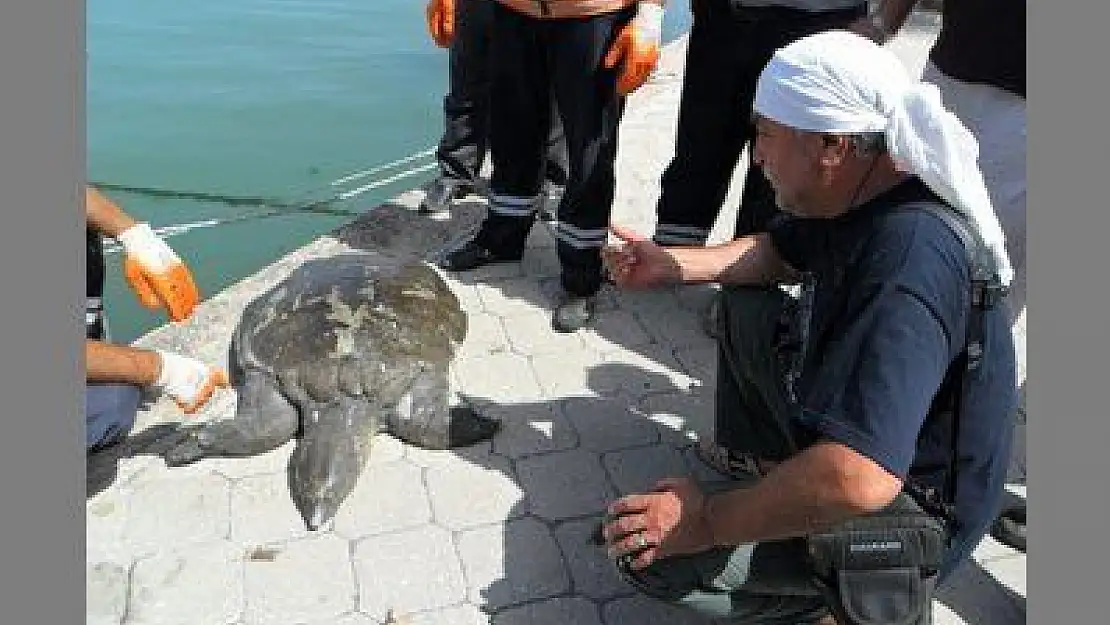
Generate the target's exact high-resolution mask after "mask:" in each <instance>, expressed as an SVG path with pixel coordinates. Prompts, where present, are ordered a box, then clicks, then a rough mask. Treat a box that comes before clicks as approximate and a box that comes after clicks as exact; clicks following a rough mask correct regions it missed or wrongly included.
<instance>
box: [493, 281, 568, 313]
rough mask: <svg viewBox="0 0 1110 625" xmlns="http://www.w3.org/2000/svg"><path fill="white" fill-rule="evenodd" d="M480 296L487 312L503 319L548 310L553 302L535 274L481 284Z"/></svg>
mask: <svg viewBox="0 0 1110 625" xmlns="http://www.w3.org/2000/svg"><path fill="white" fill-rule="evenodd" d="M478 296H479V297H481V298H482V307H483V308H484V309H485V311H486V312H488V313H490V314H493V315H496V316H498V317H501V318H502V319H513V318H515V317H519V316H522V315H528V314H531V313H534V312H537V311H544V310H548V309H550V307H551V304H552V303H553V299H552V294H551V293H549V292H548V291H547V290H545V289H544V283H543V282H542V281H541V280H538V279H536V278H535V277H533V276H524V277H521V278H512V279H509V280H498V281H497V282H490V283H485V284H479V285H478Z"/></svg>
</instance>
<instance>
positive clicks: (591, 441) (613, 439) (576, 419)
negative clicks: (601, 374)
mask: <svg viewBox="0 0 1110 625" xmlns="http://www.w3.org/2000/svg"><path fill="white" fill-rule="evenodd" d="M556 411H557V412H560V413H562V414H564V415H565V416H566V418H567V420H569V421H570V422H571V424H572V425H573V426H574V430H575V431H576V432H578V436H579V438H580V439H581V441H582V448H583V449H588V450H591V451H611V450H616V449H624V448H627V447H640V446H644V445H650V444H653V443H657V442H659V430H658V428H657V427H656V426H655V423H653V422H652V421H650V420H648V419H646V418H645V417H644V415H643V414H642V413H639V412H637V411H636V410H635V408H634V406H632V405H630V403H629V402H628V401H623V400H621V399H615V398H608V397H606V398H592V397H574V398H571V399H568V400H566V401H562V402H559V403H558V404H557V406H556Z"/></svg>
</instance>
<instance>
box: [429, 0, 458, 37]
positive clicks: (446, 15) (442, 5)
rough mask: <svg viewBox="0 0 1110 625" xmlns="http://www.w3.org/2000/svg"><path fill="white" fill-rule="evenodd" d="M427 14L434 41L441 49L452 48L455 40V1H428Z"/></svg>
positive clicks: (430, 32)
mask: <svg viewBox="0 0 1110 625" xmlns="http://www.w3.org/2000/svg"><path fill="white" fill-rule="evenodd" d="M425 13H426V14H427V18H428V33H429V34H431V35H432V41H434V42H436V45H437V46H439V47H441V48H447V47H450V46H451V42H452V41H454V39H455V0H428V7H427V9H426V10H425Z"/></svg>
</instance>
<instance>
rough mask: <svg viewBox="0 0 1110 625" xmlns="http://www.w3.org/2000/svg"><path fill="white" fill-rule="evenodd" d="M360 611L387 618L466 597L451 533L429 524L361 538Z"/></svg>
mask: <svg viewBox="0 0 1110 625" xmlns="http://www.w3.org/2000/svg"><path fill="white" fill-rule="evenodd" d="M354 562H355V570H356V574H357V576H358V596H359V612H362V613H364V614H369V615H370V616H373V617H375V618H378V619H384V618H385V616H386V615H387V614H389V613H390V612H391V611H392V612H393V613H395V614H407V613H409V612H422V611H427V610H435V609H439V608H444V607H448V606H453V605H457V604H459V603H462V602H463V601H465V600H466V583H465V581H464V578H463V573H462V567H461V566H460V564H459V558H458V556H457V555H456V552H455V547H454V545H453V543H452V540H451V534H450V533H449V532H448V531H447V530H444V529H442V528H439V527H435V526H432V525H426V526H423V527H419V528H416V529H412V530H407V531H404V532H400V533H397V534H387V535H381V536H373V537H370V538H365V539H363V540H360V541H358V543H356V545H355V551H354Z"/></svg>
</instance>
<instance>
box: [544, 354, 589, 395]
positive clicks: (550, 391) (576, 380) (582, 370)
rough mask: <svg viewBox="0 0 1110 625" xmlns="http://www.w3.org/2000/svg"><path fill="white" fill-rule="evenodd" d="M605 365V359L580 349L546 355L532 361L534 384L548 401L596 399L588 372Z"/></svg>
mask: <svg viewBox="0 0 1110 625" xmlns="http://www.w3.org/2000/svg"><path fill="white" fill-rule="evenodd" d="M603 362H604V356H603V355H601V354H596V353H594V352H592V351H589V350H585V349H583V350H582V351H581V352H577V351H575V352H571V353H569V354H545V355H542V356H536V357H535V358H532V368H533V369H534V370H535V372H536V380H538V384H539V385H540V388H542V389H543V395H542V396H543V397H544V398H547V399H563V398H566V397H574V396H591V395H599V394H601V392H602V391H599V390H597V389H595V388H594V387H593V385H592V384H591V382H592V381H593V379H592V377H591V371H592V370H593V369H594V368H595V367H597V366H599V365H601V364H602V363H603Z"/></svg>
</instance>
